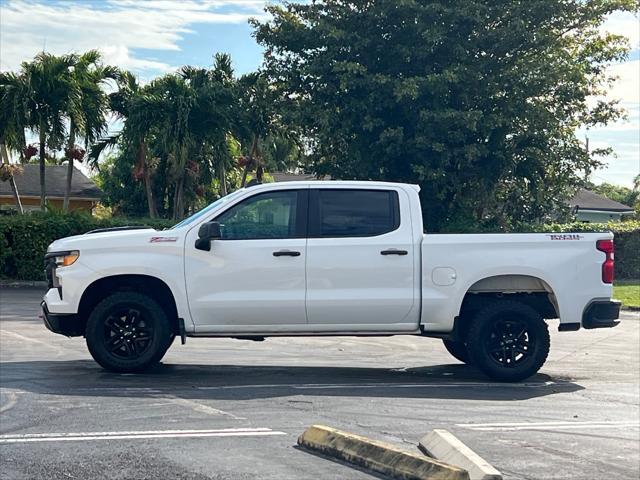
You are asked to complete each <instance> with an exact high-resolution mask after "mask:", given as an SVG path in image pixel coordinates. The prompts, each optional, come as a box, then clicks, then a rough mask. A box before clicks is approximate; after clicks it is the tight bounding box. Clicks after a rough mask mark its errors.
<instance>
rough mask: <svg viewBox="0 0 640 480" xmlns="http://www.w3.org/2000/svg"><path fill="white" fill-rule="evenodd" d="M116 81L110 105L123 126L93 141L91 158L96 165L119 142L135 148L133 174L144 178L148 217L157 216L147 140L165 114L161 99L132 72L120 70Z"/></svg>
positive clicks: (132, 150)
mask: <svg viewBox="0 0 640 480" xmlns="http://www.w3.org/2000/svg"><path fill="white" fill-rule="evenodd" d="M117 83H118V90H117V91H115V92H113V93H111V94H110V95H109V108H110V110H111V112H113V113H114V114H115V115H116V116H117V117H118V118H120V119H122V120H124V121H125V124H124V128H123V129H122V130H121V131H120V132H117V133H115V134H114V135H111V136H109V137H103V138H100V140H99V141H97V142H96V143H95V144H94V145H92V146H91V149H90V153H89V157H88V160H89V162H91V164H92V165H93V166H96V167H97V166H98V157H99V156H100V154H101V153H102V152H103V151H104V150H105V149H107V148H110V147H113V146H115V145H117V144H120V145H122V146H123V147H124V148H125V149H128V150H129V151H131V152H133V157H134V158H135V166H134V176H135V177H136V178H140V179H142V180H143V183H144V189H145V193H146V197H147V207H148V210H149V217H151V218H156V217H157V216H158V210H157V206H156V201H155V198H154V195H153V190H154V188H153V177H152V172H151V167H150V165H149V159H148V152H147V143H148V140H149V137H150V135H151V132H152V129H153V127H154V125H156V124H157V123H158V122H159V121H160V119H161V117H162V110H161V107H162V105H161V101H160V98H159V97H158V96H157V95H156V94H155V93H154V92H153V91H152V90H151V87H150V85H146V86H145V87H141V86H140V85H139V84H138V82H137V81H136V78H135V77H134V76H133V74H131V73H130V72H120V73H119V74H118V78H117Z"/></svg>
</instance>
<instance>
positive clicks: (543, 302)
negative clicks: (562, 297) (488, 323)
mask: <svg viewBox="0 0 640 480" xmlns="http://www.w3.org/2000/svg"><path fill="white" fill-rule="evenodd" d="M501 299H508V300H515V301H519V302H521V303H524V304H525V305H528V306H530V307H531V308H533V309H534V310H536V311H537V312H538V313H539V314H540V315H541V316H542V317H543V318H545V319H550V318H559V316H560V308H559V306H558V302H557V297H556V294H555V291H554V289H553V288H552V287H551V285H550V284H549V282H547V281H546V280H545V279H543V278H541V277H539V276H536V275H529V274H498V275H492V276H487V277H484V278H481V279H479V280H476V281H475V282H473V283H472V284H471V285H470V286H469V287H468V288H467V290H466V291H465V293H464V295H463V297H462V300H461V302H460V307H459V310H458V317H457V318H456V331H457V333H458V335H461V336H462V338H464V335H465V332H466V331H467V330H468V327H469V323H470V321H471V319H472V318H473V316H474V315H475V313H476V312H478V311H479V310H481V309H482V308H484V307H485V306H487V305H488V304H490V303H494V302H496V301H500V300H501Z"/></svg>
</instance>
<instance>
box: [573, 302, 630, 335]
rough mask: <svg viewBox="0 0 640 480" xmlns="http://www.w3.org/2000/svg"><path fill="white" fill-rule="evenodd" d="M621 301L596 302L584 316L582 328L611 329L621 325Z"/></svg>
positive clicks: (585, 311) (588, 307)
mask: <svg viewBox="0 0 640 480" xmlns="http://www.w3.org/2000/svg"><path fill="white" fill-rule="evenodd" d="M620 305H621V303H620V301H618V300H594V301H593V302H591V303H590V304H589V305H587V308H585V310H584V313H583V314H582V326H583V327H584V328H587V329H591V328H611V327H615V326H616V325H618V324H619V323H620V320H618V318H620Z"/></svg>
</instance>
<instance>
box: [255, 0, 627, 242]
mask: <svg viewBox="0 0 640 480" xmlns="http://www.w3.org/2000/svg"><path fill="white" fill-rule="evenodd" d="M267 10H268V12H269V13H270V17H271V18H270V20H267V21H265V22H259V21H253V25H254V27H255V36H256V38H257V40H258V42H259V43H261V44H262V45H263V46H264V48H265V68H266V69H267V72H268V73H269V75H270V78H271V82H272V83H273V84H274V85H276V86H277V87H278V88H280V89H281V90H282V92H284V93H285V95H286V100H287V102H288V103H289V105H290V106H291V107H292V109H291V111H292V116H291V117H290V118H289V120H290V121H293V122H294V123H295V124H296V125H300V126H301V127H302V128H303V131H304V134H305V135H306V137H307V139H308V143H309V145H310V147H311V159H312V161H313V167H314V168H315V170H316V171H317V172H318V173H320V174H330V175H331V176H332V177H333V178H353V179H373V180H379V179H380V180H396V181H404V182H411V183H419V184H420V185H421V187H422V192H421V195H422V199H423V205H424V209H423V211H424V212H425V217H426V224H427V225H428V227H429V228H431V229H434V230H437V229H440V228H443V227H444V226H445V225H447V224H451V223H454V222H464V221H470V222H475V223H476V224H477V223H494V224H497V225H502V226H505V227H506V226H507V224H508V223H509V222H517V221H537V220H542V219H545V218H546V217H547V216H549V215H550V214H551V212H554V211H557V210H558V209H559V208H561V206H562V205H563V204H564V201H565V199H566V198H568V197H569V196H570V195H571V193H572V191H573V190H575V189H576V188H577V187H578V186H580V185H581V184H582V183H583V181H582V179H583V178H584V177H585V173H588V172H590V171H592V170H593V169H594V168H596V167H597V166H599V165H600V162H599V156H600V155H602V154H603V153H606V152H604V151H602V150H595V151H593V150H592V151H591V152H587V151H586V149H585V148H584V146H583V145H582V144H581V143H580V142H579V140H578V139H577V138H576V135H575V130H576V128H577V127H578V126H581V125H582V126H593V125H598V124H606V123H608V122H610V121H612V120H615V119H616V118H618V117H619V116H620V115H621V114H622V112H621V109H620V108H619V107H618V106H617V104H616V103H615V102H606V101H600V102H599V103H598V104H597V105H595V106H594V107H590V105H589V104H588V103H587V98H588V97H590V96H592V95H596V94H599V93H601V92H603V91H604V90H606V88H607V87H608V85H609V83H608V82H609V80H610V79H609V78H607V75H606V73H605V67H606V65H607V64H609V63H611V62H615V61H620V60H622V59H624V58H625V56H626V52H627V50H628V48H627V44H626V40H625V39H624V37H621V36H617V35H603V34H602V33H601V32H600V31H599V28H598V27H599V26H600V25H601V24H602V22H603V21H604V19H605V18H606V16H607V15H608V14H609V13H611V12H614V11H617V10H627V11H629V10H637V4H636V2H635V1H633V0H566V1H563V2H558V1H555V0H531V1H528V2H515V1H495V0H493V1H490V0H461V1H459V2H450V1H448V0H424V1H416V0H400V1H398V0H347V1H337V0H326V1H317V2H311V3H302V4H300V3H287V4H284V5H272V6H269V7H267ZM293 107H295V108H293Z"/></svg>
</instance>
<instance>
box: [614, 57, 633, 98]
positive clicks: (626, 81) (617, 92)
mask: <svg viewBox="0 0 640 480" xmlns="http://www.w3.org/2000/svg"><path fill="white" fill-rule="evenodd" d="M608 73H609V74H610V75H614V76H616V77H618V80H617V81H616V82H615V84H614V85H613V87H612V88H611V90H610V91H609V93H608V97H609V98H612V99H616V100H622V101H623V102H625V103H640V60H631V61H628V62H624V63H619V64H616V65H611V66H610V67H609V69H608Z"/></svg>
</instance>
